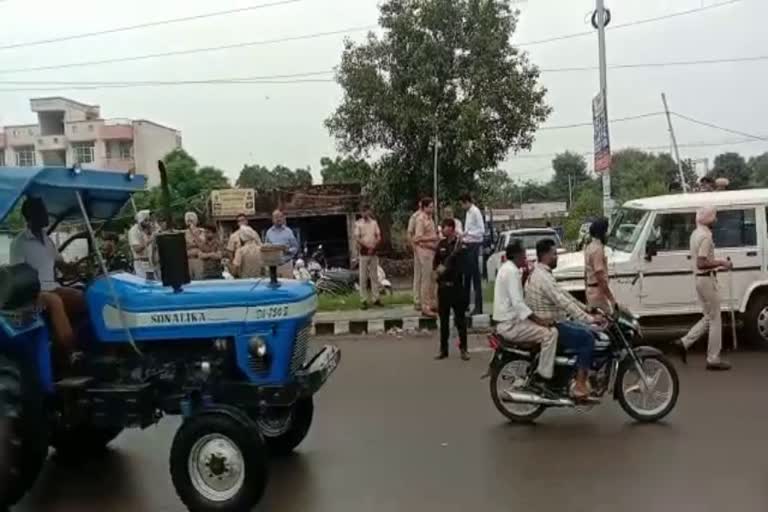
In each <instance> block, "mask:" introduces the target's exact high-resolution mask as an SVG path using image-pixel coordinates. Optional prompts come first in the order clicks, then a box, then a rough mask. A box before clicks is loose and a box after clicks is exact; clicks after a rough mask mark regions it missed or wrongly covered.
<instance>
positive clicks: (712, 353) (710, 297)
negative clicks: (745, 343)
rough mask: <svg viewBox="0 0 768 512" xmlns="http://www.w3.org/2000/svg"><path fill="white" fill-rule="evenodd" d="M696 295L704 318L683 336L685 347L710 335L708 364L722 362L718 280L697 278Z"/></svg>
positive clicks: (721, 324) (709, 277)
mask: <svg viewBox="0 0 768 512" xmlns="http://www.w3.org/2000/svg"><path fill="white" fill-rule="evenodd" d="M695 279H696V295H697V296H698V298H699V303H700V304H701V309H702V313H703V316H702V317H701V320H699V321H698V322H696V323H695V324H694V326H693V327H691V330H690V331H688V334H686V335H685V336H683V338H682V341H683V345H685V347H686V348H688V347H690V346H691V345H693V344H694V343H696V342H697V341H698V340H699V339H701V338H702V337H703V336H704V334H707V333H709V340H708V341H709V342H708V344H707V362H708V363H717V362H719V361H720V351H721V350H722V348H723V319H722V317H721V313H720V291H719V290H718V288H717V279H716V278H715V277H713V276H696V277H695Z"/></svg>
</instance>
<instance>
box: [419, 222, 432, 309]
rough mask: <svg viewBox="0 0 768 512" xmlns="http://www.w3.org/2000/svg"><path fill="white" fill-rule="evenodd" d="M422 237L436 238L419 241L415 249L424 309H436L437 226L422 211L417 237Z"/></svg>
mask: <svg viewBox="0 0 768 512" xmlns="http://www.w3.org/2000/svg"><path fill="white" fill-rule="evenodd" d="M421 237H426V238H432V239H434V240H435V241H433V242H419V243H418V244H416V249H415V254H416V266H417V267H418V271H417V272H418V276H419V294H420V298H421V308H422V311H423V310H427V309H435V300H434V287H433V283H432V267H433V263H434V260H435V247H436V246H437V228H435V223H434V221H433V220H432V218H431V217H430V216H429V215H427V214H425V213H420V214H419V216H418V217H417V218H416V228H415V238H421Z"/></svg>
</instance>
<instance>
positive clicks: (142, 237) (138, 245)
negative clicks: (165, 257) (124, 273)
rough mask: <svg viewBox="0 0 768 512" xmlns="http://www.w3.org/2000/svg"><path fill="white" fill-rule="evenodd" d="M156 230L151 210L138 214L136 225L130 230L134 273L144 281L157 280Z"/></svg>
mask: <svg viewBox="0 0 768 512" xmlns="http://www.w3.org/2000/svg"><path fill="white" fill-rule="evenodd" d="M154 242H155V230H154V228H153V224H152V215H151V213H150V211H149V210H140V211H139V212H138V213H137V214H136V224H134V225H133V226H131V229H129V230H128V245H130V247H131V256H132V257H133V271H134V272H135V273H136V275H137V276H138V277H140V278H142V279H149V280H150V281H151V280H154V279H155V270H154V267H153V266H152V251H153V250H154Z"/></svg>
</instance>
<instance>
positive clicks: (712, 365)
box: [675, 206, 733, 371]
mask: <svg viewBox="0 0 768 512" xmlns="http://www.w3.org/2000/svg"><path fill="white" fill-rule="evenodd" d="M716 220H717V211H716V210H715V209H714V208H712V207H710V206H707V207H704V208H700V209H699V210H698V211H697V212H696V225H697V226H696V229H695V230H694V231H693V233H691V261H692V263H693V275H694V277H693V278H694V279H695V281H696V294H697V295H698V297H699V302H700V303H701V307H702V310H703V314H704V316H703V317H702V318H701V320H699V321H698V322H697V323H696V324H695V325H694V326H693V327H691V330H690V331H688V334H686V335H685V336H683V337H682V339H680V340H677V341H675V346H676V347H677V349H678V351H679V352H680V357H681V358H682V360H683V362H687V354H688V348H689V347H690V346H691V345H693V344H694V343H696V341H698V340H699V338H701V337H702V336H704V334H705V333H707V332H709V344H708V346H707V370H715V371H718V370H719V371H725V370H730V369H731V365H730V364H729V363H727V362H726V361H723V360H722V359H720V350H721V348H722V345H723V340H722V335H723V332H722V330H723V326H722V319H721V316H720V292H719V291H718V286H717V271H718V270H719V269H726V270H730V269H731V268H732V266H733V265H732V263H731V261H730V260H720V259H715V243H714V241H713V239H712V226H714V224H715V221H716Z"/></svg>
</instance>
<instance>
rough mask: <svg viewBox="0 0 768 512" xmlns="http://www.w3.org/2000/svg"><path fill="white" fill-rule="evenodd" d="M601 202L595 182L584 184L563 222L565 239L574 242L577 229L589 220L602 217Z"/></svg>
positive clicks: (577, 233) (576, 236)
mask: <svg viewBox="0 0 768 512" xmlns="http://www.w3.org/2000/svg"><path fill="white" fill-rule="evenodd" d="M602 212H603V200H602V197H601V194H600V188H599V187H598V185H597V182H596V181H594V180H590V181H588V182H585V183H584V184H583V186H582V187H581V189H580V192H579V193H578V195H577V196H576V198H575V199H574V201H573V205H571V207H570V210H569V211H568V218H567V219H566V220H565V226H564V227H565V237H566V239H568V240H575V239H577V238H578V236H579V228H580V227H581V225H582V224H583V223H584V222H586V221H587V220H589V219H592V218H595V217H597V216H599V215H602Z"/></svg>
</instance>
